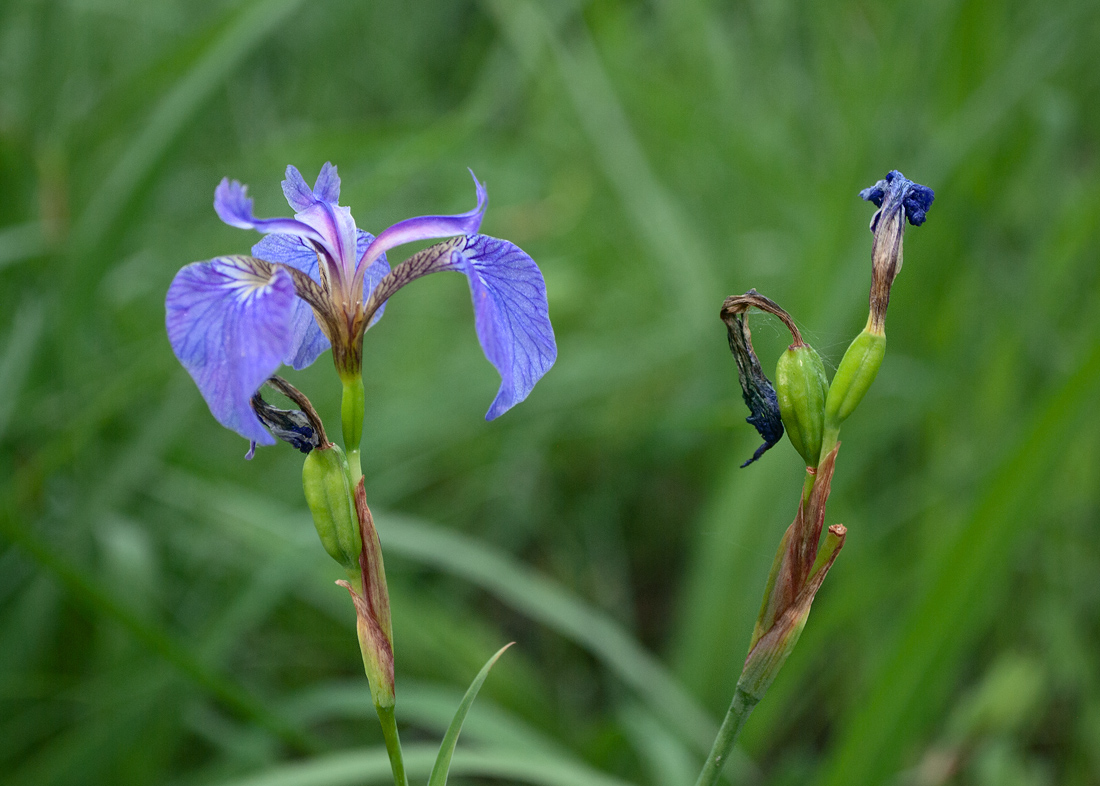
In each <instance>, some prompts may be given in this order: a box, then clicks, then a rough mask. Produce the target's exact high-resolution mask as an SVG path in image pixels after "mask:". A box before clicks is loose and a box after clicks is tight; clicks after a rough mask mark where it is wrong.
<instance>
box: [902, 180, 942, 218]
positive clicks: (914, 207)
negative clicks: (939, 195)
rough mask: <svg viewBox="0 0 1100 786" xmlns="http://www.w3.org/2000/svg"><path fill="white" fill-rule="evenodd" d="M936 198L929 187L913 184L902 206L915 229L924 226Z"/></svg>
mask: <svg viewBox="0 0 1100 786" xmlns="http://www.w3.org/2000/svg"><path fill="white" fill-rule="evenodd" d="M935 198H936V195H935V193H934V192H933V191H932V189H930V188H929V187H928V186H922V185H919V184H917V183H913V187H912V188H910V189H909V191H908V193H906V195H905V197H904V198H903V199H902V200H901V203H902V205H903V206H904V207H905V215H906V216H907V217H908V218H909V223H910V224H912V225H913V226H915V227H919V226H920V225H921V224H923V223H924V220H925V218H926V217H927V215H928V209H929V208H931V207H932V200H933V199H935Z"/></svg>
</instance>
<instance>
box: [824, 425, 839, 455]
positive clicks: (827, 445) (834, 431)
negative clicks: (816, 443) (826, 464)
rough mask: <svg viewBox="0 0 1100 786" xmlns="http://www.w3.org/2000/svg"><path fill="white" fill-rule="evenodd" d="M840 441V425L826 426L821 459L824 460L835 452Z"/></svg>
mask: <svg viewBox="0 0 1100 786" xmlns="http://www.w3.org/2000/svg"><path fill="white" fill-rule="evenodd" d="M839 439H840V425H839V424H837V425H835V426H834V425H830V424H829V423H826V424H825V433H824V434H822V435H821V458H822V459H824V458H825V457H826V456H828V455H829V454H830V453H832V452H833V448H835V447H836V443H837V441H838V440H839Z"/></svg>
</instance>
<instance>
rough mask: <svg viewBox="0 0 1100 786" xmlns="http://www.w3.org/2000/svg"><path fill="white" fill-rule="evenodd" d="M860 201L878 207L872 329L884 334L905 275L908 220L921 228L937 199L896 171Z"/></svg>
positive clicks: (873, 224) (874, 227)
mask: <svg viewBox="0 0 1100 786" xmlns="http://www.w3.org/2000/svg"><path fill="white" fill-rule="evenodd" d="M859 195H860V197H862V198H863V199H866V200H867V201H868V202H872V203H874V205H875V207H877V208H878V210H876V211H875V214H874V215H873V216H872V217H871V232H873V233H874V235H875V239H874V242H873V244H872V246H871V295H870V300H871V328H872V329H873V332H875V333H883V331H884V330H885V325H886V308H887V306H888V305H889V304H890V288H891V287H892V286H893V285H894V278H895V277H896V276H897V274H898V273H900V272H901V266H902V263H903V260H904V256H903V255H902V235H903V234H904V231H905V218H902V215H903V214H904V216H905V217H906V218H908V219H909V223H910V224H912V225H913V226H920V225H921V224H923V223H924V220H925V218H927V216H928V211H929V209H930V208H931V207H932V200H933V199H935V198H936V195H935V194H934V193H933V192H932V189H930V188H929V187H928V186H922V185H920V184H919V183H914V182H913V181H912V180H909V179H907V178H906V177H905V175H903V174H902V173H901V172H899V171H897V170H896V169H893V170H891V171H890V172H888V173H887V174H886V177H885V178H883V179H882V180H880V181H878V182H877V183H875V184H874V185H873V186H871V187H870V188H865V189H863V190H862V191H860V192H859Z"/></svg>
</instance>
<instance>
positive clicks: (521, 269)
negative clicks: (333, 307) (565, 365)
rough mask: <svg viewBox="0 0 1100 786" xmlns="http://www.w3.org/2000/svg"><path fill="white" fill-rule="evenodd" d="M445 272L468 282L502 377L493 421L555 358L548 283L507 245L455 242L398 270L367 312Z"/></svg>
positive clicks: (480, 331)
mask: <svg viewBox="0 0 1100 786" xmlns="http://www.w3.org/2000/svg"><path fill="white" fill-rule="evenodd" d="M444 270H456V271H460V272H462V273H465V274H466V277H467V279H469V282H470V294H471V296H472V297H473V301H474V321H475V324H476V327H477V337H478V340H479V341H480V342H481V348H482V350H484V352H485V357H487V358H488V359H489V362H490V363H492V364H493V365H494V366H495V367H496V369H497V371H498V372H499V373H500V390H499V391H498V392H497V397H496V398H495V399H494V400H493V403H492V405H491V406H490V407H489V411H488V412H487V413H486V415H485V419H486V420H492V419H493V418H496V417H499V416H500V415H502V414H504V413H505V412H507V411H508V410H509V409H510V408H511V407H513V406H515V405H516V404H518V403H519V402H521V401H523V399H525V398H527V394H529V393H530V392H531V389H532V388H534V386H535V383H536V382H538V381H539V379H540V378H541V377H542V375H543V374H545V373H546V372H547V371H548V370H549V369H550V366H552V365H553V364H554V360H555V359H556V358H557V355H558V348H557V345H556V344H555V342H554V329H553V327H552V326H551V325H550V314H549V308H548V306H547V304H546V282H545V281H543V278H542V273H541V272H540V271H539V268H538V265H536V264H535V261H534V260H533V259H531V257H529V256H527V254H526V253H524V251H523V250H522V249H521V248H519V247H518V246H516V245H514V244H512V243H509V242H508V241H507V240H498V239H496V238H493V237H489V236H488V235H473V236H472V237H456V238H454V239H453V240H447V241H445V242H443V243H438V244H436V245H434V246H432V247H431V248H426V249H424V250H423V251H420V252H419V253H417V254H414V255H413V256H411V257H409V258H408V259H406V260H405V261H404V262H402V263H401V264H400V265H398V266H397V267H395V268H394V269H393V271H392V272H391V273H390V274H389V275H387V276H386V277H385V278H383V279H382V281H380V282H379V284H378V286H377V287H376V288H375V289H374V292H373V293H371V296H370V298H369V299H368V301H367V303H366V305H365V309H366V312H367V313H368V314H370V313H371V311H372V309H375V308H379V307H380V306H381V304H383V303H385V302H386V300H387V299H389V298H390V297H391V296H392V295H393V294H394V293H395V292H397V290H399V289H400V288H401V287H403V286H405V285H406V284H408V283H410V282H412V281H415V280H416V279H418V278H420V277H421V276H426V275H428V274H429V273H438V272H440V271H444Z"/></svg>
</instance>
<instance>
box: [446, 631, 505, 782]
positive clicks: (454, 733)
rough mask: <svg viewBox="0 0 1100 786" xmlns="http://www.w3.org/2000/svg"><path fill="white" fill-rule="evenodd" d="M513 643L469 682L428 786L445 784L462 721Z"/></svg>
mask: <svg viewBox="0 0 1100 786" xmlns="http://www.w3.org/2000/svg"><path fill="white" fill-rule="evenodd" d="M514 643H515V642H511V643H509V644H505V645H504V646H503V647H501V648H500V649H499V650H497V651H496V654H495V655H493V657H491V658H489V660H488V661H486V662H485V665H484V666H482V667H481V671H479V672H478V673H477V676H476V677H474V681H473V682H471V683H470V687H469V688H468V689H467V690H466V695H465V696H463V697H462V701H461V702H460V703H459V705H458V709H457V710H455V716H454V719H453V720H452V721H451V724H450V725H449V726H448V727H447V733H446V734H444V735H443V742H441V743H440V745H439V755H438V756H436V758H435V764H434V765H432V774H431V775H430V776H429V777H428V786H446V784H447V773H448V772H450V769H451V757H453V756H454V752H455V745H457V744H458V735H459V733H460V732H461V731H462V723H463V721H465V720H466V714H467V713H468V712H469V711H470V707H472V706H474V699H476V698H477V694H478V691H480V690H481V686H482V685H484V684H485V679H486V678H487V677H488V676H489V671H490V670H491V669H492V668H493V665H494V664H495V663H496V662H497V660H499V659H500V656H501V655H503V654H504V651H505V650H507V649H508V648H509V647H511V646H512V644H514Z"/></svg>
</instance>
